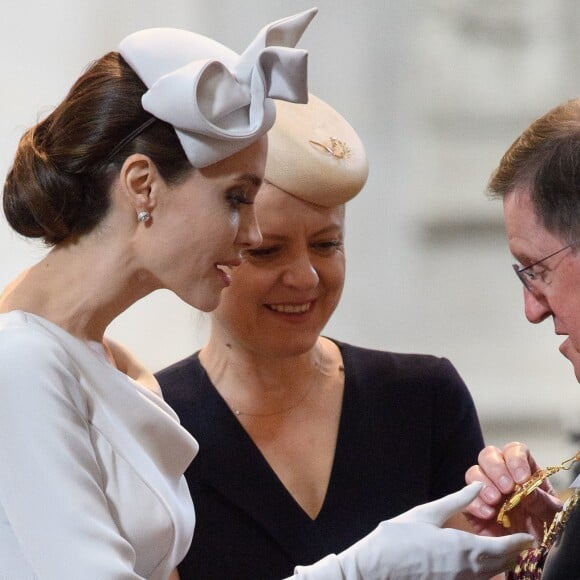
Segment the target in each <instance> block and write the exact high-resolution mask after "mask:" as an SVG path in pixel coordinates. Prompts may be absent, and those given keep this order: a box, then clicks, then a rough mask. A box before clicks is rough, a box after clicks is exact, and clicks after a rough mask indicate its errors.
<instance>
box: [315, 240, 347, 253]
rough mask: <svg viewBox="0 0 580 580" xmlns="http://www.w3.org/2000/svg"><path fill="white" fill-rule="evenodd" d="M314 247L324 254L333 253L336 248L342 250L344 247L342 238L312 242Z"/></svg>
mask: <svg viewBox="0 0 580 580" xmlns="http://www.w3.org/2000/svg"><path fill="white" fill-rule="evenodd" d="M312 247H313V248H314V249H315V250H317V251H318V252H321V253H324V254H330V253H333V252H334V251H335V250H341V249H342V248H343V247H344V243H343V241H342V240H326V241H322V242H316V243H314V244H312Z"/></svg>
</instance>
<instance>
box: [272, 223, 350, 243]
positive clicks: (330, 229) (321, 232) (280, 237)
mask: <svg viewBox="0 0 580 580" xmlns="http://www.w3.org/2000/svg"><path fill="white" fill-rule="evenodd" d="M340 231H341V227H340V226H338V225H330V226H326V227H324V228H322V229H320V230H318V231H316V232H314V233H313V234H312V235H311V236H309V237H311V238H316V237H317V236H322V235H324V234H326V233H329V232H330V233H333V232H337V233H340ZM288 237H289V236H284V235H282V234H270V233H268V232H265V231H262V238H263V240H264V241H266V240H269V241H283V240H286V239H288Z"/></svg>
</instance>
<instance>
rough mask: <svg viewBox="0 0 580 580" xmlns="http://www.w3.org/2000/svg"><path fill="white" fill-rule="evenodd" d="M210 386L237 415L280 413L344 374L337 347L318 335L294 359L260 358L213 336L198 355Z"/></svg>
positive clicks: (264, 356) (300, 402)
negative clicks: (315, 339)
mask: <svg viewBox="0 0 580 580" xmlns="http://www.w3.org/2000/svg"><path fill="white" fill-rule="evenodd" d="M200 361H201V364H202V365H203V367H204V368H205V370H206V372H207V373H208V376H209V377H210V379H211V381H212V383H213V384H214V386H215V387H216V389H217V390H218V392H219V393H220V395H221V396H222V398H223V399H224V400H225V401H226V403H227V404H228V405H229V406H230V408H231V409H232V410H233V411H234V413H236V414H238V415H253V416H269V415H276V414H282V413H284V412H285V411H289V410H291V409H293V408H294V407H296V406H298V405H299V404H302V403H303V402H304V399H306V398H307V397H309V395H311V394H314V393H313V390H315V389H324V388H325V385H330V384H333V381H332V380H331V379H332V378H333V377H334V376H335V375H337V374H338V373H342V358H341V356H340V351H339V349H338V347H337V346H336V345H335V344H334V343H333V342H331V341H329V340H328V339H325V338H322V337H319V338H318V340H317V341H316V342H315V344H314V345H313V346H312V348H311V349H309V350H307V351H306V352H302V353H299V354H294V355H290V354H288V355H285V354H279V355H276V354H272V353H267V354H257V353H255V352H250V351H248V350H246V349H244V348H243V347H241V346H239V345H237V344H236V343H235V342H233V341H230V340H227V339H225V340H224V339H223V337H222V338H218V337H217V336H216V335H215V334H214V333H212V337H211V338H210V341H209V343H208V344H207V345H206V346H205V347H204V348H203V349H202V350H201V352H200Z"/></svg>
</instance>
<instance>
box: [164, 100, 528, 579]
mask: <svg viewBox="0 0 580 580" xmlns="http://www.w3.org/2000/svg"><path fill="white" fill-rule="evenodd" d="M276 108H277V115H276V121H275V124H274V126H273V128H272V129H271V130H270V131H269V133H268V157H267V161H266V172H265V182H264V184H263V185H262V187H261V189H260V192H259V194H258V196H257V198H256V202H255V206H256V213H257V218H258V222H259V225H260V229H261V232H262V237H263V240H262V243H261V245H260V246H259V247H254V248H248V249H247V250H244V252H243V254H244V260H243V262H242V264H241V265H240V266H237V267H236V268H234V269H233V270H232V271H231V272H230V275H231V285H230V286H229V287H228V288H226V289H225V290H224V292H223V294H222V300H221V302H220V305H219V306H218V308H217V309H216V310H215V311H214V312H213V314H212V316H211V334H210V339H209V342H208V344H207V345H206V346H205V347H204V348H202V349H201V351H200V352H197V353H195V354H193V355H192V356H190V357H188V358H186V359H185V360H183V361H180V362H178V363H176V364H175V365H172V366H171V367H169V368H167V369H165V370H163V371H161V372H160V373H158V374H157V378H158V380H159V382H160V384H161V387H162V390H163V393H164V396H165V398H166V400H167V401H168V402H169V404H170V405H171V406H172V407H173V408H174V410H175V411H176V412H177V414H178V415H179V417H180V419H181V422H182V424H183V426H184V427H185V428H187V429H188V430H189V431H190V433H192V434H193V435H194V437H195V438H196V440H198V441H199V443H200V452H199V454H198V456H197V457H196V459H195V461H193V462H192V464H191V465H190V467H189V468H188V470H187V472H186V478H187V480H188V483H189V486H190V490H191V493H192V496H193V497H194V499H195V501H196V511H197V524H196V534H195V537H194V540H193V543H192V547H191V549H190V551H189V553H188V555H187V556H186V558H185V560H184V561H183V562H182V564H181V565H180V567H179V570H180V573H181V576H182V578H184V579H192V580H193V579H195V578H204V579H205V580H214V579H215V580H218V579H219V580H221V579H222V578H235V579H237V580H251V579H255V578H260V579H261V580H268V579H269V580H275V579H280V578H282V577H285V576H287V575H289V574H291V573H292V571H293V570H294V568H295V566H296V565H297V564H311V563H313V562H316V561H317V560H320V559H321V558H323V557H324V556H325V555H326V554H329V553H336V554H338V556H328V557H327V558H325V559H323V560H322V561H320V562H318V563H317V564H314V566H313V567H312V568H309V567H307V568H299V570H300V573H301V574H303V575H306V576H307V577H312V578H317V577H318V576H315V575H314V574H315V572H316V573H321V574H324V576H323V577H328V578H353V579H354V578H476V577H481V578H487V577H489V576H491V575H492V574H493V573H494V572H496V571H499V570H502V569H503V568H504V567H505V566H507V565H509V562H510V557H509V556H507V554H506V553H505V552H506V551H507V552H509V551H510V550H511V551H512V554H511V556H512V557H515V554H516V553H517V550H518V549H519V547H521V545H522V544H520V542H521V541H523V543H525V542H526V537H525V536H520V537H519V538H510V539H509V540H508V544H509V545H508V544H504V545H499V544H497V545H495V546H494V544H493V541H490V539H486V538H476V537H475V536H472V535H470V534H467V533H465V532H460V531H457V530H451V529H447V530H440V529H439V528H438V527H436V526H438V525H441V524H442V523H443V522H444V521H446V520H447V519H448V518H449V517H450V516H452V515H453V514H454V512H455V511H457V510H458V509H460V508H461V507H462V501H465V499H467V498H468V497H469V496H470V495H471V497H474V495H475V494H476V493H477V489H475V490H470V489H466V490H463V491H462V492H460V493H459V495H457V496H455V497H454V496H451V498H450V497H447V498H445V499H444V500H440V502H435V503H433V504H428V505H427V506H423V507H422V508H419V509H418V510H416V511H411V512H409V513H407V514H405V515H404V516H402V517H401V518H395V520H391V521H384V522H383V523H381V521H383V520H388V519H389V518H393V517H394V516H396V515H397V514H400V513H401V512H404V511H405V510H408V509H409V508H411V507H412V506H414V505H417V504H421V503H424V502H427V501H431V500H435V499H436V498H441V497H442V496H445V495H446V494H449V493H450V492H452V491H455V490H457V489H459V488H461V487H462V486H463V474H464V471H465V469H466V468H467V467H468V466H469V465H470V464H471V463H473V461H475V460H476V458H477V454H478V452H479V450H480V449H481V448H482V447H483V440H482V437H481V432H480V428H479V423H478V419H477V415H476V413H475V409H474V407H473V402H472V399H471V397H470V395H469V393H468V391H467V388H466V386H465V384H464V383H463V381H462V380H461V378H460V377H459V375H458V374H457V372H456V370H455V369H454V368H453V366H452V365H451V364H450V363H449V362H448V361H446V360H443V359H437V358H435V357H430V356H419V355H403V354H396V353H388V352H379V351H372V350H368V349H364V348H359V347H356V346H352V345H349V344H345V343H342V342H339V341H336V340H333V339H329V338H326V337H324V336H321V334H320V333H321V332H322V330H323V328H324V326H325V325H326V323H327V322H328V320H329V318H330V316H331V315H332V313H333V311H334V310H335V308H336V306H337V305H338V302H339V300H340V296H341V292H342V288H343V285H344V278H345V251H344V220H345V203H346V202H347V201H348V200H349V199H351V198H353V197H354V196H355V195H357V194H358V193H359V192H360V190H361V189H362V188H363V186H364V184H365V181H366V178H367V173H368V166H367V158H366V155H365V151H364V147H363V145H362V143H361V141H360V139H359V137H358V135H357V134H356V132H355V131H354V129H353V128H352V127H351V126H350V125H349V123H348V122H347V121H346V120H345V119H344V118H343V117H342V116H341V115H339V114H338V113H337V112H336V111H335V110H334V109H333V108H332V107H330V106H329V105H328V104H326V103H325V102H323V101H322V100H320V99H318V98H316V97H315V96H314V95H310V96H309V100H308V104H307V105H294V104H289V103H285V102H282V101H280V102H277V103H276ZM464 523H465V522H464ZM377 526H378V527H377ZM373 530H375V531H373ZM367 534H368V536H367V537H365V538H364V539H363V540H362V541H361V542H360V543H359V544H357V545H356V546H355V547H351V548H349V545H351V544H353V542H355V541H356V540H358V539H359V538H361V537H363V536H365V535H367ZM463 542H465V544H464V543H463ZM472 542H473V544H472ZM479 542H481V544H480V546H479V548H475V545H476V544H478V543H479ZM512 542H513V543H512ZM469 545H471V548H470V547H468V546H469ZM474 548H475V551H472V550H473V549H474ZM480 549H482V550H483V552H480V553H479V554H477V555H476V552H478V551H479V550H480ZM486 550H490V551H489V552H487V553H486V554H485V555H484V552H486ZM496 550H497V551H496ZM494 552H495V555H493V553H494ZM310 575H312V576H310Z"/></svg>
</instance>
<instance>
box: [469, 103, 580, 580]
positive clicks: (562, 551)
mask: <svg viewBox="0 0 580 580" xmlns="http://www.w3.org/2000/svg"><path fill="white" fill-rule="evenodd" d="M489 192H490V194H491V196H492V197H494V198H499V199H501V200H502V201H503V209H504V220H505V228H506V232H507V239H508V244H509V248H510V251H511V253H512V254H513V256H514V257H515V258H516V259H517V260H518V262H519V264H515V265H514V266H513V268H514V270H515V272H516V274H517V276H518V278H519V279H520V280H521V282H522V283H523V285H524V291H523V296H524V310H525V315H526V318H527V319H528V320H529V321H530V322H531V323H533V324H537V323H540V322H542V321H544V320H546V319H551V320H552V322H553V324H554V331H555V333H556V334H557V335H561V336H563V337H565V339H564V341H563V342H562V344H561V346H560V352H561V353H562V354H563V355H564V356H565V357H566V358H567V359H568V360H569V361H570V362H571V363H572V366H573V368H574V372H575V375H576V378H577V379H578V380H579V381H580V249H579V248H580V99H577V100H573V101H569V102H567V103H564V104H562V105H560V106H558V107H556V108H554V109H553V110H551V111H550V112H548V113H547V114H546V115H544V116H543V117H541V118H539V119H537V120H536V121H534V122H533V123H532V124H531V125H530V126H529V127H528V128H527V129H526V130H525V131H524V132H523V133H522V135H521V136H520V137H519V138H518V139H516V141H515V142H514V143H513V145H512V146H511V147H510V148H509V149H508V151H507V152H506V153H505V155H504V156H503V158H502V160H501V162H500V164H499V167H498V168H497V169H496V171H495V173H494V174H493V175H492V178H491V180H490V183H489ZM579 458H580V454H578V455H576V456H575V457H574V458H572V461H571V463H574V462H575V461H577V460H578V459H579ZM567 465H569V464H567ZM546 474H547V471H546V470H544V471H543V472H539V473H538V465H537V464H536V462H535V460H534V458H533V456H532V455H531V453H530V451H529V449H528V448H527V446H526V445H525V444H523V443H516V442H513V443H509V444H507V445H506V446H505V447H504V448H503V449H498V448H496V447H493V446H488V447H486V448H485V449H484V450H483V451H482V453H481V454H480V457H479V465H474V466H472V467H471V468H470V469H469V470H468V471H467V473H466V481H468V482H472V481H483V482H484V484H485V485H484V488H483V490H482V491H481V493H480V495H479V497H478V498H477V499H476V500H475V501H474V502H473V503H472V504H470V506H469V508H468V512H469V514H470V518H471V520H472V523H473V525H474V526H475V528H476V531H479V532H482V533H485V534H490V535H500V534H502V533H506V532H507V530H505V529H504V528H503V527H502V526H501V525H500V523H501V522H500V523H498V522H497V516H498V512H501V514H504V513H506V511H507V510H511V508H512V507H513V506H516V505H517V507H514V509H513V511H512V512H511V513H510V515H509V519H508V520H504V524H505V523H506V522H509V523H510V527H509V532H514V531H518V530H526V531H533V532H534V533H535V535H536V537H537V539H538V543H539V545H538V546H537V547H536V549H534V550H530V551H527V552H525V553H522V555H521V557H520V563H519V565H518V568H516V571H515V572H514V573H513V574H512V576H511V577H512V578H522V579H523V578H527V579H532V578H539V577H540V575H541V577H542V580H554V579H560V578H562V579H566V580H571V579H578V578H580V509H577V508H576V507H575V506H576V503H578V505H580V499H579V498H580V493H579V492H577V491H574V490H573V491H572V494H571V496H570V499H569V500H568V501H567V503H566V504H564V508H563V510H562V503H561V502H560V501H559V500H558V499H557V498H556V497H555V493H554V490H553V488H552V487H551V485H550V484H549V483H548V480H547V479H543V477H544V476H545V475H546ZM578 479H580V478H578ZM539 482H542V483H540V484H539V485H538V483H539ZM536 485H538V487H537V488H536ZM573 485H574V484H573ZM578 485H579V486H580V483H579V484H578ZM514 492H515V493H514ZM528 492H529V493H528ZM506 500H508V501H507V503H506ZM560 510H562V511H560ZM556 513H558V516H557V517H556V518H554V515H555V514H556ZM544 524H546V525H547V526H548V528H547V532H545V528H544ZM551 524H552V529H551V530H550V527H549V526H550V525H551Z"/></svg>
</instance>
